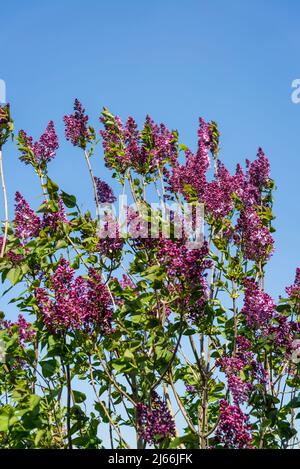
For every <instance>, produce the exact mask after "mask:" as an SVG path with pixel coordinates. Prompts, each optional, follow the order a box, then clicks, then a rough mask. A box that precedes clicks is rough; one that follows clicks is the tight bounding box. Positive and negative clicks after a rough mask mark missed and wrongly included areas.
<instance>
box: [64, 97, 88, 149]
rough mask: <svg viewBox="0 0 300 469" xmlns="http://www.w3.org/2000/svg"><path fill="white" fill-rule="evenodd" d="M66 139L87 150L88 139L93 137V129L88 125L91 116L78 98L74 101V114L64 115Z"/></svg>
mask: <svg viewBox="0 0 300 469" xmlns="http://www.w3.org/2000/svg"><path fill="white" fill-rule="evenodd" d="M63 120H64V123H65V135H66V139H67V140H70V141H71V143H72V145H74V146H75V147H80V148H82V149H83V150H85V148H86V145H87V143H88V141H89V140H90V139H91V138H92V136H93V135H92V133H91V129H90V128H89V127H88V120H89V116H87V115H86V114H85V109H84V107H83V106H82V104H81V103H80V101H79V100H78V99H75V102H74V114H70V115H69V116H64V118H63Z"/></svg>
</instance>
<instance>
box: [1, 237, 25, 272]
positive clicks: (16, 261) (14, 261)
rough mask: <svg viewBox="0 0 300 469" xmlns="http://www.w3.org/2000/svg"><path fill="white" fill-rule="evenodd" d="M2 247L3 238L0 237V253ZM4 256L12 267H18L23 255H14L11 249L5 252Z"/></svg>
mask: <svg viewBox="0 0 300 469" xmlns="http://www.w3.org/2000/svg"><path fill="white" fill-rule="evenodd" d="M2 246H3V236H0V252H1V250H2ZM4 254H5V256H6V257H7V259H9V260H10V262H11V263H12V264H13V265H18V264H19V263H20V262H22V260H24V256H23V254H19V253H16V252H14V251H13V250H11V249H8V250H6V252H4Z"/></svg>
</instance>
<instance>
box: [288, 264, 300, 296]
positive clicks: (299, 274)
mask: <svg viewBox="0 0 300 469" xmlns="http://www.w3.org/2000/svg"><path fill="white" fill-rule="evenodd" d="M285 291H286V292H287V294H288V295H289V297H291V298H293V299H296V300H300V268H298V269H296V277H295V281H294V284H293V285H290V286H289V287H286V289H285Z"/></svg>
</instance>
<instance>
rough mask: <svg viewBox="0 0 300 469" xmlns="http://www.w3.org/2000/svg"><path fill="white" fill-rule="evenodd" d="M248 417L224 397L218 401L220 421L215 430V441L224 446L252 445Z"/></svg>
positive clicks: (234, 447)
mask: <svg viewBox="0 0 300 469" xmlns="http://www.w3.org/2000/svg"><path fill="white" fill-rule="evenodd" d="M248 422H249V418H248V417H247V416H246V415H245V414H244V413H243V412H242V410H241V409H240V408H239V407H238V406H236V405H230V404H228V402H227V401H225V400H224V399H223V400H221V402H220V422H219V425H218V427H217V431H216V437H215V439H216V442H217V443H218V444H220V445H222V446H223V447H224V448H231V449H247V448H251V447H252V441H253V438H252V434H251V425H250V424H249V423H248Z"/></svg>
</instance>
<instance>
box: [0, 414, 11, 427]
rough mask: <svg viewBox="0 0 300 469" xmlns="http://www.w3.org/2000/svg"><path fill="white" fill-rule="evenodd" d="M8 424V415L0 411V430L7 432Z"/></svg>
mask: <svg viewBox="0 0 300 469" xmlns="http://www.w3.org/2000/svg"><path fill="white" fill-rule="evenodd" d="M8 424H9V415H7V414H5V413H2V414H0V432H7V430H8Z"/></svg>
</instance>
